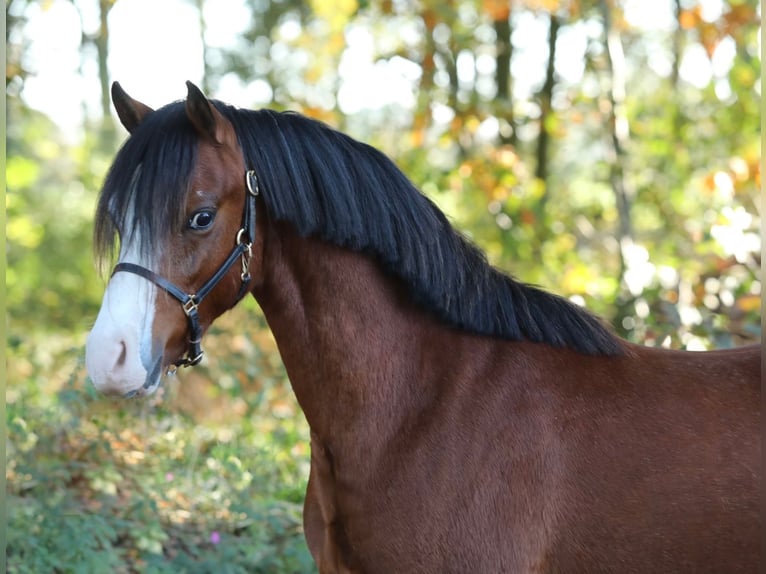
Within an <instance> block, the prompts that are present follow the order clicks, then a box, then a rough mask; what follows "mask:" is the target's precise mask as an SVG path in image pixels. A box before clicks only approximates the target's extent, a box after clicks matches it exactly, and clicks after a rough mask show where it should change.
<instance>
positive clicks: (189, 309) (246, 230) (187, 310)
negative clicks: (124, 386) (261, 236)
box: [112, 170, 260, 367]
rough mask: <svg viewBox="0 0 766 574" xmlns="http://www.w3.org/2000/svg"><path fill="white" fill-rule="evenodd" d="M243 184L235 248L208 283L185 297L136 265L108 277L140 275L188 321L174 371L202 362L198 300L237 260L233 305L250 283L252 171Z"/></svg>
mask: <svg viewBox="0 0 766 574" xmlns="http://www.w3.org/2000/svg"><path fill="white" fill-rule="evenodd" d="M245 182H246V184H247V190H246V191H247V193H246V194H245V209H244V213H243V214H242V227H241V228H240V229H239V231H237V235H236V238H235V242H236V245H235V246H234V249H233V250H232V251H231V253H230V254H229V256H228V257H227V258H226V261H224V262H223V263H222V264H221V266H220V267H219V268H218V270H217V271H216V272H215V273H214V274H213V276H212V277H211V278H210V279H208V280H207V281H206V282H205V284H204V285H202V287H200V288H199V289H198V290H197V292H196V293H185V292H184V291H183V290H182V289H180V288H179V287H177V286H176V285H174V284H173V283H171V282H170V281H168V280H167V279H165V278H164V277H161V276H160V275H157V274H156V273H155V272H154V271H151V270H150V269H147V268H146V267H141V266H140V265H136V264H135V263H118V264H117V265H115V266H114V270H113V271H112V275H114V274H115V273H118V272H120V271H125V272H127V273H135V274H136V275H140V276H141V277H143V278H145V279H148V280H149V281H151V282H152V283H154V284H155V285H157V286H159V287H162V288H163V289H164V290H165V291H167V292H168V293H170V294H171V295H172V296H173V297H175V298H176V299H178V301H180V303H181V308H182V309H183V312H184V314H185V315H186V317H187V319H188V320H189V330H190V331H191V336H190V338H189V347H188V349H187V351H186V356H185V357H183V358H181V359H179V360H178V361H176V362H175V363H173V366H174V367H193V366H194V365H197V364H199V362H200V361H201V360H202V355H204V352H203V351H202V346H201V341H202V328H201V327H200V324H199V313H198V310H197V308H198V306H199V304H200V303H202V300H203V299H204V298H205V297H207V295H208V294H209V293H210V292H211V291H212V290H213V288H214V287H215V286H216V285H217V284H218V282H219V281H220V280H221V279H223V277H224V276H225V275H226V273H228V272H229V269H231V267H232V266H233V265H234V264H235V263H236V262H237V259H240V261H241V262H242V273H241V274H240V278H241V279H242V285H241V287H240V288H239V293H238V294H237V299H236V301H239V300H240V299H241V298H242V297H243V296H244V295H245V293H246V292H247V286H248V284H249V283H250V271H249V267H250V257H251V256H252V247H253V242H254V241H255V199H256V197H258V194H259V193H260V190H259V188H258V178H257V177H256V175H255V171H253V170H249V171H247V172H246V173H245Z"/></svg>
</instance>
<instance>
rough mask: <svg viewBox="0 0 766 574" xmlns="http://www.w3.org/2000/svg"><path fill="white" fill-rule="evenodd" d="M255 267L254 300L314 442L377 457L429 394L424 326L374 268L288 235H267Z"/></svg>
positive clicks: (276, 228)
mask: <svg viewBox="0 0 766 574" xmlns="http://www.w3.org/2000/svg"><path fill="white" fill-rule="evenodd" d="M263 265H264V282H263V285H262V286H261V287H260V288H258V289H257V290H256V291H255V293H254V294H255V296H256V299H257V300H258V302H259V304H260V305H261V308H262V309H263V312H264V315H265V316H266V320H267V321H268V323H269V326H270V327H271V330H272V332H273V334H274V337H275V339H276V342H277V345H278V347H279V351H280V354H281V356H282V360H283V362H284V364H285V367H286V369H287V373H288V376H289V377H290V381H291V384H292V386H293V389H294V391H295V394H296V397H297V399H298V402H299V403H300V405H301V407H302V409H303V411H304V413H305V415H306V418H307V420H308V422H309V425H310V426H311V429H312V432H313V433H314V434H315V435H317V436H319V437H321V438H322V439H323V440H324V441H328V442H342V441H343V440H344V439H347V438H350V437H353V440H354V441H357V443H359V441H361V442H365V439H368V440H367V444H365V447H364V448H374V446H375V445H373V444H371V443H375V442H377V443H378V446H380V447H382V446H383V444H384V443H385V439H386V436H389V435H390V434H391V433H393V432H395V430H396V429H397V428H400V427H401V425H402V424H404V419H406V418H407V417H408V416H411V414H412V413H413V412H414V411H416V410H417V409H418V405H419V402H421V401H422V400H424V399H425V397H426V395H428V394H429V391H428V389H427V384H428V383H427V377H423V376H422V373H421V372H419V369H421V365H422V357H423V356H422V353H421V345H422V342H423V341H425V340H428V339H427V336H426V333H425V332H424V330H427V329H428V328H429V320H428V318H427V317H425V316H424V314H423V313H421V312H420V311H418V310H417V309H415V308H414V307H413V306H412V305H411V304H410V303H409V302H408V300H407V297H406V293H405V291H404V289H403V288H402V286H401V285H399V283H398V282H397V281H396V280H394V279H391V278H390V277H387V276H386V275H385V274H384V273H383V272H382V271H381V270H380V268H379V267H378V266H377V265H376V263H375V262H374V261H373V260H372V259H370V258H368V257H366V256H363V255H360V254H357V253H354V252H352V251H350V250H345V249H342V248H339V247H336V246H333V245H329V244H327V243H324V242H322V241H319V240H315V239H305V238H300V237H298V236H297V235H296V234H295V233H294V232H293V231H292V230H291V228H290V227H289V226H286V225H281V224H280V225H273V226H271V227H270V231H269V232H268V236H267V240H266V242H265V247H264V263H263ZM415 381H417V383H416V382H415ZM371 427H372V428H371ZM359 446H361V444H359Z"/></svg>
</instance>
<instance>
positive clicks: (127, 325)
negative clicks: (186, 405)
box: [85, 241, 162, 395]
mask: <svg viewBox="0 0 766 574" xmlns="http://www.w3.org/2000/svg"><path fill="white" fill-rule="evenodd" d="M137 244H139V241H131V242H130V243H129V245H128V246H127V248H126V247H125V246H123V248H122V249H121V253H120V262H126V263H135V264H137V265H141V266H143V267H147V268H149V269H151V262H148V261H142V260H141V257H140V256H139V254H138V251H137V247H136V246H137ZM156 292H157V289H156V287H155V286H154V283H152V282H151V281H149V280H147V279H144V278H143V277H140V276H138V275H135V274H134V273H126V272H119V273H116V274H114V275H113V276H112V278H111V279H110V280H109V284H108V285H107V287H106V291H105V292H104V299H103V301H102V302H101V309H100V310H99V312H98V317H97V318H96V323H95V325H93V329H92V330H91V332H90V334H89V335H88V341H87V344H86V347H85V365H86V367H87V369H88V374H89V375H90V378H91V379H92V380H93V384H94V385H95V387H96V388H97V389H98V390H99V391H102V392H105V393H116V394H121V395H125V394H128V393H131V392H133V391H138V390H139V389H141V388H142V387H143V386H144V383H146V382H147V376H148V375H149V374H150V369H151V368H152V366H153V363H154V362H155V360H156V358H155V357H153V353H152V323H153V321H154V307H155V300H156V295H157V293H156ZM158 352H159V353H161V352H162V350H161V349H160V350H159V351H158ZM150 383H151V384H152V388H151V389H150V391H151V390H154V386H153V385H154V383H155V381H151V382H150Z"/></svg>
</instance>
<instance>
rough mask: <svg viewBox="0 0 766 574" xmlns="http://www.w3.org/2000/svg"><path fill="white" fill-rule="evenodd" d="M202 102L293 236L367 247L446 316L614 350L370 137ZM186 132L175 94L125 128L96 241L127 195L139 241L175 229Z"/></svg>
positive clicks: (192, 154)
mask: <svg viewBox="0 0 766 574" xmlns="http://www.w3.org/2000/svg"><path fill="white" fill-rule="evenodd" d="M214 104H215V106H216V107H217V108H218V110H219V111H220V112H221V113H222V114H223V115H224V116H225V117H226V118H227V119H228V120H229V121H230V122H231V123H232V124H233V126H234V129H235V131H236V133H237V137H238V139H239V143H240V146H241V147H242V151H243V154H244V159H245V164H246V166H247V167H248V168H249V169H250V168H251V169H255V170H256V173H257V174H258V179H259V182H260V185H261V189H262V192H263V193H262V196H263V200H264V202H265V204H266V209H267V211H268V213H269V216H270V217H272V218H273V219H275V220H280V221H286V222H289V223H290V224H292V225H293V226H294V227H295V229H296V230H297V232H298V233H299V234H300V235H302V236H316V237H319V238H321V239H323V240H325V241H328V242H331V243H333V244H336V245H339V246H342V247H345V248H348V249H352V250H355V251H359V252H363V253H366V254H369V255H370V256H372V257H374V258H375V259H376V260H378V261H379V263H380V264H381V265H382V267H383V268H384V269H385V270H386V271H387V272H388V273H390V274H391V275H393V276H395V277H398V278H399V279H400V280H401V281H403V282H404V284H405V285H406V286H407V288H408V291H409V293H410V294H411V296H412V297H413V299H414V301H415V302H416V303H417V304H418V305H420V306H422V307H424V308H425V309H427V310H429V311H430V312H432V313H434V314H435V315H436V316H438V317H439V318H440V319H441V320H443V321H445V322H446V323H448V324H450V325H452V326H455V327H457V328H460V329H464V330H466V331H470V332H474V333H478V334H482V335H489V336H494V337H500V338H504V339H509V340H529V341H534V342H541V343H548V344H551V345H554V346H557V347H568V348H572V349H574V350H577V351H579V352H583V353H587V354H595V355H613V354H619V353H620V352H621V349H622V346H621V344H620V341H619V339H617V338H616V337H615V336H614V335H613V334H612V333H611V332H610V331H609V330H608V329H607V328H606V327H605V326H604V325H603V324H602V323H601V322H600V321H599V320H598V319H597V318H595V317H594V316H592V315H591V314H590V313H588V312H587V311H585V310H583V309H581V308H579V307H577V306H576V305H574V304H572V303H570V302H569V301H567V300H566V299H563V298H561V297H558V296H555V295H552V294H549V293H546V292H544V291H542V290H540V289H537V288H535V287H532V286H529V285H526V284H523V283H521V282H518V281H516V280H514V279H513V278H511V277H509V276H507V275H505V274H503V273H501V272H500V271H498V270H497V269H495V268H494V267H492V266H491V265H489V263H488V262H487V260H486V258H485V256H484V254H483V253H482V252H481V251H479V249H477V248H476V247H475V246H473V245H472V244H471V243H470V242H469V241H467V240H466V239H465V238H464V237H463V236H462V235H460V234H459V233H458V232H456V231H455V230H454V229H453V228H452V226H451V225H450V223H449V222H448V221H447V219H446V217H445V216H444V214H443V213H442V212H441V211H440V210H439V209H438V208H437V207H436V206H435V205H434V204H433V203H432V202H431V201H430V200H429V199H428V198H427V197H425V196H424V195H423V194H422V193H421V192H420V191H419V190H418V189H417V188H415V186H414V185H413V184H412V183H411V182H410V181H409V180H408V179H407V178H406V176H405V175H404V174H403V173H402V172H401V171H400V170H399V169H398V168H397V167H396V166H395V165H394V163H393V162H392V161H391V160H390V159H388V158H387V157H386V156H385V155H384V154H382V153H381V152H379V151H378V150H376V149H375V148H373V147H371V146H369V145H366V144H364V143H360V142H358V141H356V140H354V139H352V138H350V137H348V136H346V135H344V134H342V133H340V132H337V131H335V130H333V129H331V128H330V127H328V126H326V125H325V124H322V123H321V122H318V121H316V120H312V119H309V118H306V117H304V116H301V115H299V114H295V113H290V112H275V111H272V110H258V111H251V110H244V109H239V108H235V107H232V106H228V105H226V104H223V103H221V102H217V101H216V102H214ZM195 141H196V140H195V137H194V133H193V130H192V128H191V124H190V123H189V122H188V120H186V119H185V117H184V111H183V105H182V103H180V102H176V103H174V104H170V105H168V106H165V107H164V108H161V109H159V110H157V111H155V112H154V113H152V114H150V115H149V116H148V117H147V119H146V120H145V121H144V122H143V123H142V124H141V125H140V126H139V127H138V129H136V130H135V132H134V133H133V135H132V136H131V138H129V139H128V140H127V142H126V143H125V145H124V146H123V148H122V149H121V150H120V152H119V154H118V155H117V157H116V158H115V162H114V164H113V166H112V169H111V170H110V173H109V175H108V176H107V179H106V182H105V185H104V189H103V190H102V194H101V198H100V201H99V206H98V212H97V226H96V233H95V244H96V249H97V253H104V252H106V251H108V250H109V249H110V248H111V247H112V246H113V244H114V234H115V231H118V232H120V233H124V232H125V231H124V230H123V227H124V226H125V222H124V220H121V219H120V218H121V214H125V213H126V212H127V210H128V208H129V207H130V206H132V209H133V213H134V219H133V221H134V225H136V226H140V227H141V234H140V240H141V242H142V245H143V246H144V248H145V249H150V246H151V245H156V244H157V243H156V242H157V240H158V239H159V238H160V236H161V235H162V234H163V233H167V232H168V231H172V230H177V228H178V226H180V225H181V222H182V216H183V214H182V209H183V201H182V199H183V197H184V196H185V194H186V191H187V187H188V178H189V175H190V173H191V169H192V167H193V163H194V161H195V159H196V144H195ZM139 166H140V168H139ZM168 222H170V225H168Z"/></svg>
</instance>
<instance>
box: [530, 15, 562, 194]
mask: <svg viewBox="0 0 766 574" xmlns="http://www.w3.org/2000/svg"><path fill="white" fill-rule="evenodd" d="M560 27H561V21H560V20H559V18H558V16H556V15H555V14H551V19H550V25H549V28H548V67H547V69H546V71H545V83H544V84H543V88H542V90H541V91H540V135H539V136H538V138H537V152H536V154H535V155H536V158H537V165H536V167H535V177H536V178H537V179H539V180H540V181H541V182H542V183H543V189H545V186H546V184H547V179H548V152H549V146H550V132H549V128H548V118H549V117H550V115H551V113H552V112H553V108H552V101H553V88H554V86H555V84H556V77H555V61H556V39H557V38H558V34H559V28H560ZM546 195H547V194H546Z"/></svg>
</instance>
